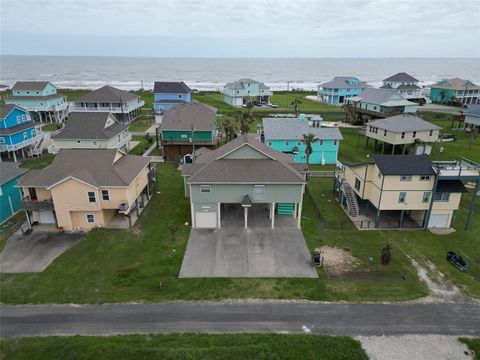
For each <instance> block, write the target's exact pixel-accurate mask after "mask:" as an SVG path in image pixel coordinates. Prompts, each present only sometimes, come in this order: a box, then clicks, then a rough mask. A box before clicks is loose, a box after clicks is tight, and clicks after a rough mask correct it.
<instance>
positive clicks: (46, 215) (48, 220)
mask: <svg viewBox="0 0 480 360" xmlns="http://www.w3.org/2000/svg"><path fill="white" fill-rule="evenodd" d="M38 218H39V220H40V221H39V223H40V224H55V216H54V215H53V211H51V210H40V211H39V212H38Z"/></svg>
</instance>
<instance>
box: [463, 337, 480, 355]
mask: <svg viewBox="0 0 480 360" xmlns="http://www.w3.org/2000/svg"><path fill="white" fill-rule="evenodd" d="M458 340H460V341H461V342H462V343H464V344H466V345H467V346H468V348H469V349H470V350H471V351H472V352H473V354H474V356H475V357H474V359H475V360H479V359H480V338H476V339H470V338H460V339H458Z"/></svg>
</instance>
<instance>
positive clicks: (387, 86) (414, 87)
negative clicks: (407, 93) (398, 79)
mask: <svg viewBox="0 0 480 360" xmlns="http://www.w3.org/2000/svg"><path fill="white" fill-rule="evenodd" d="M380 89H393V88H392V86H391V85H390V84H385V85H382V86H380ZM395 89H396V90H418V89H420V86H418V85H415V84H411V85H405V84H401V85H399V86H398V87H397V88H395Z"/></svg>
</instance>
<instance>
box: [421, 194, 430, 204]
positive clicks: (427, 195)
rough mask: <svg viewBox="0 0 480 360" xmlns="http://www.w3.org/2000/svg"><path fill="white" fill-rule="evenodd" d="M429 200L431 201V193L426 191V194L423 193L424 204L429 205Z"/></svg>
mask: <svg viewBox="0 0 480 360" xmlns="http://www.w3.org/2000/svg"><path fill="white" fill-rule="evenodd" d="M428 200H430V192H429V191H425V192H424V193H423V197H422V203H428Z"/></svg>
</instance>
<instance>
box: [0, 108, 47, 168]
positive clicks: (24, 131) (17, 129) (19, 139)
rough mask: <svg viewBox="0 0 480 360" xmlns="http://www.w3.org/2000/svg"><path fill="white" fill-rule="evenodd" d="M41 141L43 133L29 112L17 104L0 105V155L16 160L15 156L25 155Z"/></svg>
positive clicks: (29, 153) (30, 152)
mask: <svg viewBox="0 0 480 360" xmlns="http://www.w3.org/2000/svg"><path fill="white" fill-rule="evenodd" d="M41 142H43V133H42V132H41V131H40V130H39V126H38V123H35V122H33V121H32V118H31V117H30V113H29V112H28V111H27V110H26V109H24V108H22V107H20V106H17V105H13V104H8V105H0V153H1V154H0V156H1V157H2V158H4V159H13V160H14V161H15V162H16V161H17V156H18V155H20V154H21V155H22V157H26V156H29V155H33V154H32V150H33V149H34V148H35V147H36V146H37V145H38V144H39V143H41Z"/></svg>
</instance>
